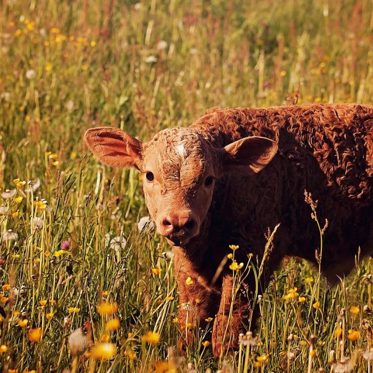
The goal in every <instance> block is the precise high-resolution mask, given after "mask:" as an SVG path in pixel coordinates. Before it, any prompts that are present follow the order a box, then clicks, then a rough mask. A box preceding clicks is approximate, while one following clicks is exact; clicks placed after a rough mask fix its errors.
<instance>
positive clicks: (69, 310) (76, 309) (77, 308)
mask: <svg viewBox="0 0 373 373" xmlns="http://www.w3.org/2000/svg"><path fill="white" fill-rule="evenodd" d="M67 311H68V312H69V313H79V312H80V308H79V307H69V308H68V309H67Z"/></svg>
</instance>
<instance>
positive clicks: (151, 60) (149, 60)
mask: <svg viewBox="0 0 373 373" xmlns="http://www.w3.org/2000/svg"><path fill="white" fill-rule="evenodd" d="M157 61H158V58H157V57H156V56H148V57H146V58H145V62H146V63H149V64H152V63H156V62H157Z"/></svg>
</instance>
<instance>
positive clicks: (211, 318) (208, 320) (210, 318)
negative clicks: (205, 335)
mask: <svg viewBox="0 0 373 373" xmlns="http://www.w3.org/2000/svg"><path fill="white" fill-rule="evenodd" d="M212 320H214V318H213V317H208V318H207V319H205V321H206V322H211V321H212Z"/></svg>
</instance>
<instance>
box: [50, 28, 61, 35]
mask: <svg viewBox="0 0 373 373" xmlns="http://www.w3.org/2000/svg"><path fill="white" fill-rule="evenodd" d="M59 32H60V29H59V28H58V27H52V28H51V29H50V33H51V34H59Z"/></svg>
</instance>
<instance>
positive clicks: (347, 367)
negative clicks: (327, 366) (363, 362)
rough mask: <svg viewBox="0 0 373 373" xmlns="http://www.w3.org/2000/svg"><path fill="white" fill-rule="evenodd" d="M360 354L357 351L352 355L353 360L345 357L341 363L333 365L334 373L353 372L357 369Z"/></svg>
mask: <svg viewBox="0 0 373 373" xmlns="http://www.w3.org/2000/svg"><path fill="white" fill-rule="evenodd" d="M358 353H359V351H358V350H355V351H354V352H353V353H352V355H351V358H348V357H345V358H344V359H343V360H341V361H340V362H338V363H335V364H333V365H332V368H333V372H334V373H349V372H352V371H353V370H354V369H355V365H356V360H357V357H358Z"/></svg>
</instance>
